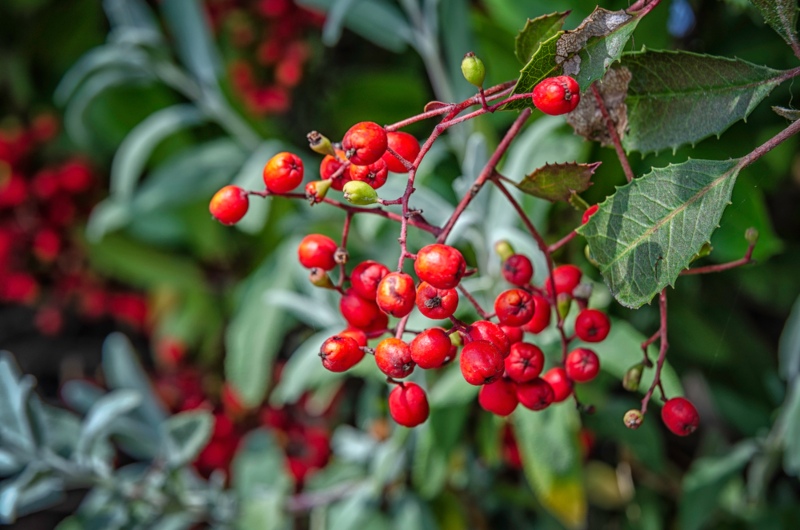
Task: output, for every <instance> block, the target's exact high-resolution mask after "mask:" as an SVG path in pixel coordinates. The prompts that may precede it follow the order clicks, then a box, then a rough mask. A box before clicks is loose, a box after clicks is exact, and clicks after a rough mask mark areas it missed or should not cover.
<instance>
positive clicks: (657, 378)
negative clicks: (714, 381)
mask: <svg viewBox="0 0 800 530" xmlns="http://www.w3.org/2000/svg"><path fill="white" fill-rule="evenodd" d="M658 309H659V313H660V315H661V319H660V320H661V325H660V327H659V329H658V332H657V335H658V337H659V341H658V342H659V348H658V360H657V361H656V373H655V375H654V376H653V382H652V383H651V384H650V388H649V389H648V390H647V394H645V395H644V398H642V409H641V412H642V416H644V415H645V414H646V413H647V404H648V403H650V398H652V397H653V392H654V391H655V389H656V387H658V388H659V390H660V391H661V397H662V398H664V397H665V396H664V387H663V385H662V384H661V369H662V368H663V367H664V361H666V360H667V350H668V349H669V341H667V289H666V287H665V288H664V289H663V290H662V291H661V293H660V294H659V295H658ZM651 338H652V337H651ZM648 340H649V339H648ZM645 342H647V341H645ZM645 351H646V348H645Z"/></svg>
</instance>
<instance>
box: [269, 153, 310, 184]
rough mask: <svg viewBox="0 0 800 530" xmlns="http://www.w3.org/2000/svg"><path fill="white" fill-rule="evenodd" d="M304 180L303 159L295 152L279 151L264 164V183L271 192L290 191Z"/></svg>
mask: <svg viewBox="0 0 800 530" xmlns="http://www.w3.org/2000/svg"><path fill="white" fill-rule="evenodd" d="M301 182H303V161H302V160H300V157H299V156H297V155H295V154H293V153H286V152H283V153H278V154H277V155H275V156H273V157H272V158H270V159H269V162H267V165H265V166H264V184H266V186H267V189H268V190H269V192H270V193H288V192H290V191H292V190H293V189H295V188H296V187H297V186H299V185H300V183H301Z"/></svg>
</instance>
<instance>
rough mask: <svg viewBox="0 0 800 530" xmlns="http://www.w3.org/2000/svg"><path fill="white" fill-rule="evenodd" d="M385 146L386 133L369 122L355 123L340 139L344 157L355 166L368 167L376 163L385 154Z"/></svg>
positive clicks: (386, 143)
mask: <svg viewBox="0 0 800 530" xmlns="http://www.w3.org/2000/svg"><path fill="white" fill-rule="evenodd" d="M387 145H388V141H387V138H386V131H385V130H384V129H383V127H381V126H380V125H378V124H377V123H374V122H371V121H362V122H361V123H356V124H355V125H353V126H352V127H350V129H349V130H348V131H347V132H346V133H345V135H344V138H342V148H343V149H344V151H345V156H346V157H347V159H348V160H350V163H351V164H355V165H357V166H368V165H370V164H372V163H373V162H376V161H377V160H378V159H380V158H381V157H382V156H383V154H384V153H385V152H386V146H387Z"/></svg>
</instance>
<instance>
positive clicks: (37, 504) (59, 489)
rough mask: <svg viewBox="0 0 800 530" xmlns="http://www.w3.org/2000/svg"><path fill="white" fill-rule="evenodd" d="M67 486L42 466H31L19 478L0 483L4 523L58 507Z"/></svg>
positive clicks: (1, 512) (1, 509)
mask: <svg viewBox="0 0 800 530" xmlns="http://www.w3.org/2000/svg"><path fill="white" fill-rule="evenodd" d="M63 499H64V483H63V481H62V480H61V479H59V478H57V477H54V476H53V474H52V473H51V472H50V470H49V469H47V468H46V467H45V466H43V465H42V464H40V463H36V462H34V463H31V464H29V465H28V466H27V467H26V468H25V469H24V470H23V471H22V472H21V473H19V474H18V475H17V476H16V477H13V478H10V479H7V480H4V481H2V482H0V523H6V524H10V523H13V522H14V521H15V520H16V518H17V517H21V516H23V515H27V514H29V513H32V512H35V511H37V510H42V509H44V508H48V507H50V506H52V505H54V504H58V503H59V502H61V501H62V500H63Z"/></svg>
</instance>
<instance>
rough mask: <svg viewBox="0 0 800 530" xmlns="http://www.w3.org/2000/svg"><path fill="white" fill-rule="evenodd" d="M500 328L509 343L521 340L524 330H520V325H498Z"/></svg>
mask: <svg viewBox="0 0 800 530" xmlns="http://www.w3.org/2000/svg"><path fill="white" fill-rule="evenodd" d="M500 329H502V330H503V333H505V334H506V337H508V342H509V344H512V345H513V344H516V343H518V342H522V337H523V335H524V332H523V331H522V328H521V327H518V326H502V325H501V326H500Z"/></svg>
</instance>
